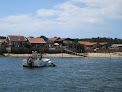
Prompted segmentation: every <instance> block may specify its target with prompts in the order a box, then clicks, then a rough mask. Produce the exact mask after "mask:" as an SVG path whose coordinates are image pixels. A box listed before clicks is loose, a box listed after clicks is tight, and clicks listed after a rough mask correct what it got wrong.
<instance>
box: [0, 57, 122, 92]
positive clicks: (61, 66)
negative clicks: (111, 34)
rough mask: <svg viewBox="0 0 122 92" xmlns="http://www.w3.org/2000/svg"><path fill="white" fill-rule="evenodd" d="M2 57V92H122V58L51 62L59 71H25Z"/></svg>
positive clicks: (15, 60)
mask: <svg viewBox="0 0 122 92" xmlns="http://www.w3.org/2000/svg"><path fill="white" fill-rule="evenodd" d="M23 59H26V58H11V57H0V92H122V58H50V59H51V61H53V63H55V64H57V67H40V68H24V67H23V66H22V60H23Z"/></svg>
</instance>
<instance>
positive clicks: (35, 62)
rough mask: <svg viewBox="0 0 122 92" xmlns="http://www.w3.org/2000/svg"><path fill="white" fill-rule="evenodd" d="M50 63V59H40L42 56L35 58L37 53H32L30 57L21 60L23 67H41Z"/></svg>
mask: <svg viewBox="0 0 122 92" xmlns="http://www.w3.org/2000/svg"><path fill="white" fill-rule="evenodd" d="M50 63H51V61H50V59H47V58H42V56H40V57H39V58H37V51H35V52H34V51H32V56H30V57H28V58H27V59H24V60H23V67H43V66H48V65H49V64H50Z"/></svg>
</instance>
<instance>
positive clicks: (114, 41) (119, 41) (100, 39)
mask: <svg viewBox="0 0 122 92" xmlns="http://www.w3.org/2000/svg"><path fill="white" fill-rule="evenodd" d="M30 37H33V36H30ZM40 38H43V39H44V40H47V39H48V38H47V37H46V36H43V35H41V36H40ZM0 39H6V37H5V36H0ZM73 40H74V41H76V42H77V41H89V42H108V43H109V45H111V44H122V39H118V38H114V39H113V38H106V37H97V38H83V39H79V38H77V39H73Z"/></svg>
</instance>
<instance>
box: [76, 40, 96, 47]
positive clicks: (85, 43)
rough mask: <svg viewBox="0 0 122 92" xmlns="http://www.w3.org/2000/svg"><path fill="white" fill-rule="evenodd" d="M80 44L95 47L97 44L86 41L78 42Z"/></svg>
mask: <svg viewBox="0 0 122 92" xmlns="http://www.w3.org/2000/svg"><path fill="white" fill-rule="evenodd" d="M78 42H79V43H80V44H84V45H86V46H88V45H89V46H90V45H95V44H97V42H88V41H78Z"/></svg>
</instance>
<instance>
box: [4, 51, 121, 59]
mask: <svg viewBox="0 0 122 92" xmlns="http://www.w3.org/2000/svg"><path fill="white" fill-rule="evenodd" d="M87 54H88V55H86V57H98V58H99V57H110V58H111V57H122V52H114V53H87ZM31 55H32V54H8V53H4V56H5V57H29V56H31ZM4 56H3V57H4ZM38 56H39V54H38ZM43 57H67V58H68V57H69V58H82V57H84V56H76V55H72V54H66V53H56V54H47V53H46V54H43Z"/></svg>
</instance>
